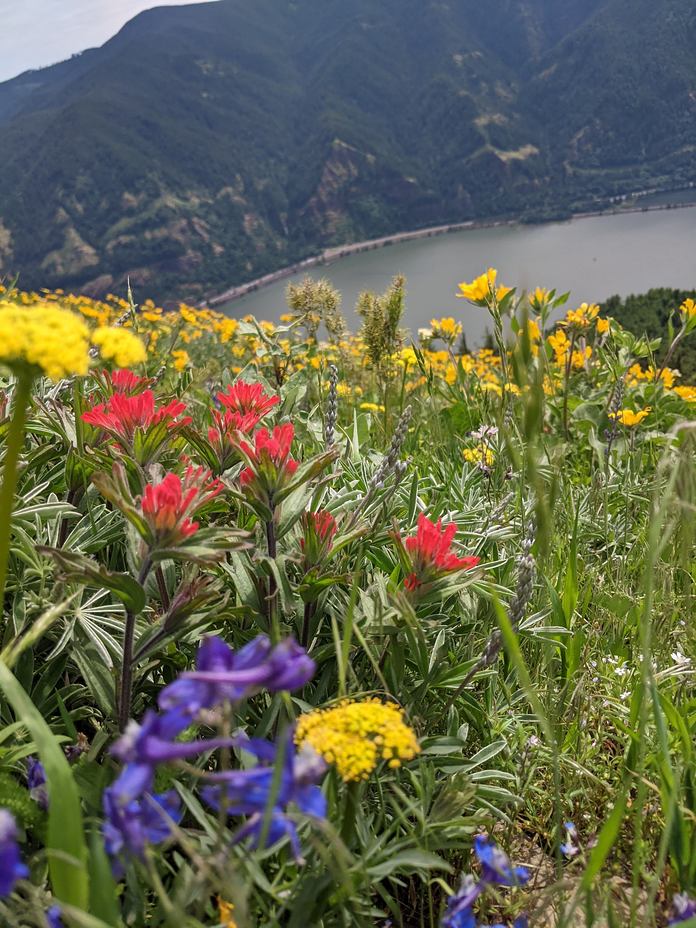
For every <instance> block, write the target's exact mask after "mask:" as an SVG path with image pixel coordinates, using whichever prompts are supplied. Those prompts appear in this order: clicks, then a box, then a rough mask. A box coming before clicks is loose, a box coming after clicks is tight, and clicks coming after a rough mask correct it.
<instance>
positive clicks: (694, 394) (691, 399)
mask: <svg viewBox="0 0 696 928" xmlns="http://www.w3.org/2000/svg"><path fill="white" fill-rule="evenodd" d="M672 392H673V393H676V394H677V396H679V397H681V399H683V400H686V402H687V403H696V387H688V386H687V387H674V390H673V391H672Z"/></svg>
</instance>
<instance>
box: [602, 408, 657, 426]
mask: <svg viewBox="0 0 696 928" xmlns="http://www.w3.org/2000/svg"><path fill="white" fill-rule="evenodd" d="M651 408H652V407H651V406H646V407H645V409H641V410H639V411H638V412H634V411H633V410H632V409H620V410H619V411H618V412H610V413H609V418H610V419H616V421H617V422H620V423H621V425H625V426H626V427H627V428H629V429H632V428H633V427H634V426H636V425H640V423H641V422H642V421H643V419H647V418H648V416H649V415H650V410H651Z"/></svg>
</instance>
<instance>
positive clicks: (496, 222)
mask: <svg viewBox="0 0 696 928" xmlns="http://www.w3.org/2000/svg"><path fill="white" fill-rule="evenodd" d="M695 206H696V202H694V203H659V204H653V205H650V204H647V205H645V206H638V205H635V206H627V207H624V208H621V207H619V208H616V207H612V208H609V209H599V210H590V211H586V212H582V213H573V215H572V216H568V217H567V218H565V219H549V220H544V221H543V222H542V223H538V224H544V225H545V224H553V223H565V222H572V221H573V220H574V219H589V218H592V217H598V216H617V215H624V214H627V213H648V212H657V211H660V210H668V209H669V210H672V209H687V208H689V207H695ZM516 225H537V223H524V222H522V221H521V220H520V219H488V220H487V219H470V220H468V221H466V222H457V223H449V224H447V225H439V226H429V227H427V228H425V229H413V230H410V231H408V232H395V233H394V234H393V235H385V236H382V237H380V238H374V239H368V240H366V241H362V242H354V243H352V244H348V245H339V246H335V247H333V248H327V249H325V250H324V251H322V252H321V253H320V254H318V255H313V256H311V257H309V258H305V259H304V260H302V261H298V262H296V263H295V264H291V265H288V266H287V267H284V268H280V269H279V270H277V271H273V272H272V273H270V274H265V275H263V276H262V277H257V278H256V279H255V280H251V281H249V282H248V283H245V284H240V285H239V286H237V287H230V288H229V289H228V290H225V291H223V292H222V293H220V294H217V295H216V296H212V297H210V298H209V299H208V300H204V301H203V302H201V303H200V304H199V305H200V306H201V307H211V308H212V307H216V306H220V305H221V304H228V303H233V302H235V301H236V300H240V299H242V298H243V297H245V296H247V295H248V294H250V293H255V292H256V291H257V290H261V289H263V288H265V287H269V286H271V285H272V284H274V283H278V281H281V280H284V279H286V278H288V277H292V276H293V275H295V274H297V273H298V272H302V271H307V270H310V269H311V268H315V267H322V266H325V265H328V264H331V263H332V262H333V261H337V260H339V259H340V258H346V257H348V256H350V255H355V254H361V253H362V252H365V251H373V250H375V249H378V248H386V247H388V246H390V245H397V244H400V243H402V242H409V241H417V240H419V239H425V238H434V237H436V236H439V235H449V234H451V233H453V232H464V231H474V230H478V229H494V228H500V227H503V226H507V227H509V226H516Z"/></svg>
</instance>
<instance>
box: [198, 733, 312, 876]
mask: <svg viewBox="0 0 696 928" xmlns="http://www.w3.org/2000/svg"><path fill="white" fill-rule="evenodd" d="M281 745H282V747H281V750H282V751H283V757H282V764H283V767H282V773H281V776H280V778H279V781H278V783H277V784H275V783H274V777H275V766H274V761H275V759H276V756H277V747H276V745H274V744H272V743H270V742H268V741H261V740H257V739H249V740H247V741H244V742H240V747H242V748H243V749H244V750H245V751H248V752H249V753H250V754H253V755H254V756H255V757H256V758H257V759H258V760H260V761H267V762H268V763H260V764H258V765H257V766H256V767H252V768H251V769H249V770H229V771H225V772H223V773H217V774H212V775H211V777H210V779H211V780H214V781H215V783H214V785H212V786H205V787H203V789H202V790H201V796H202V797H203V799H204V801H205V802H206V803H207V804H208V805H210V806H212V808H214V809H219V807H220V796H221V795H223V796H224V797H225V799H226V805H225V808H226V811H227V813H228V815H247V816H249V817H248V819H247V821H246V822H245V824H244V825H243V826H242V827H241V828H240V829H239V831H238V832H237V834H236V835H235V842H239V841H243V840H244V839H245V838H251V844H252V846H253V847H258V846H259V844H260V842H261V839H262V837H263V835H264V828H265V829H266V840H265V842H264V847H268V846H270V845H272V844H275V843H276V841H279V840H280V839H281V838H289V840H290V844H291V847H292V850H293V853H294V855H295V858H296V859H297V860H300V859H301V853H300V842H299V837H298V834H297V828H296V826H295V823H294V822H293V821H292V819H290V818H289V817H288V815H287V807H288V806H289V805H290V803H293V804H294V805H295V806H297V808H298V809H299V810H300V812H303V813H304V814H305V815H310V816H312V817H314V818H324V817H325V816H326V797H325V796H324V794H323V793H322V791H321V789H320V788H319V786H317V783H318V781H319V779H320V778H321V777H322V776H323V774H324V772H325V770H326V763H325V762H324V761H323V760H322V758H321V757H319V755H318V754H316V753H315V752H314V751H313V750H312V749H311V748H303V749H302V750H300V751H299V752H296V750H295V746H294V743H293V740H292V732H291V731H290V732H288V733H287V734H286V735H285V737H284V739H283V741H282V742H281ZM274 787H275V792H274Z"/></svg>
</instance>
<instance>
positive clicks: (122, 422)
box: [82, 390, 191, 463]
mask: <svg viewBox="0 0 696 928" xmlns="http://www.w3.org/2000/svg"><path fill="white" fill-rule="evenodd" d="M185 412H186V406H185V404H184V403H182V402H181V401H180V400H172V401H171V402H170V403H167V405H166V406H161V407H160V408H159V409H158V408H157V407H156V406H155V395H154V393H153V392H152V390H143V392H142V393H138V394H137V395H136V396H128V395H127V394H126V393H114V394H113V395H112V396H110V397H109V399H108V400H107V401H106V403H100V404H99V405H97V406H95V407H94V408H93V409H90V410H88V411H87V412H85V413H83V414H82V419H83V421H84V422H87V423H89V424H90V425H94V426H96V427H97V428H99V429H102V430H103V431H105V432H108V433H109V434H110V435H113V437H114V438H116V439H117V440H118V442H119V443H120V444H121V445H122V446H123V447H124V448H126V450H128V451H130V452H131V453H133V452H134V446H133V442H134V440H135V437H136V433H137V432H140V433H142V434H143V435H146V434H147V432H148V430H149V429H152V428H153V427H154V426H156V425H158V424H159V423H160V422H163V423H165V424H166V426H167V429H168V431H169V432H170V433H171V432H173V431H175V430H179V429H182V428H183V427H184V426H186V425H188V424H189V423H190V422H191V417H190V416H182V413H185ZM166 438H167V435H166V434H165V435H164V436H160V437H158V440H156V441H153V442H151V446H150V445H147V447H146V444H147V443H144V445H143V451H142V453H139V455H138V457H139V458H142V460H140V463H146V462H148V461H150V460H152V459H153V458H154V456H155V454H156V452H157V451H158V450H159V448H160V447H161V446H162V444H163V443H164V441H165V440H166Z"/></svg>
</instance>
